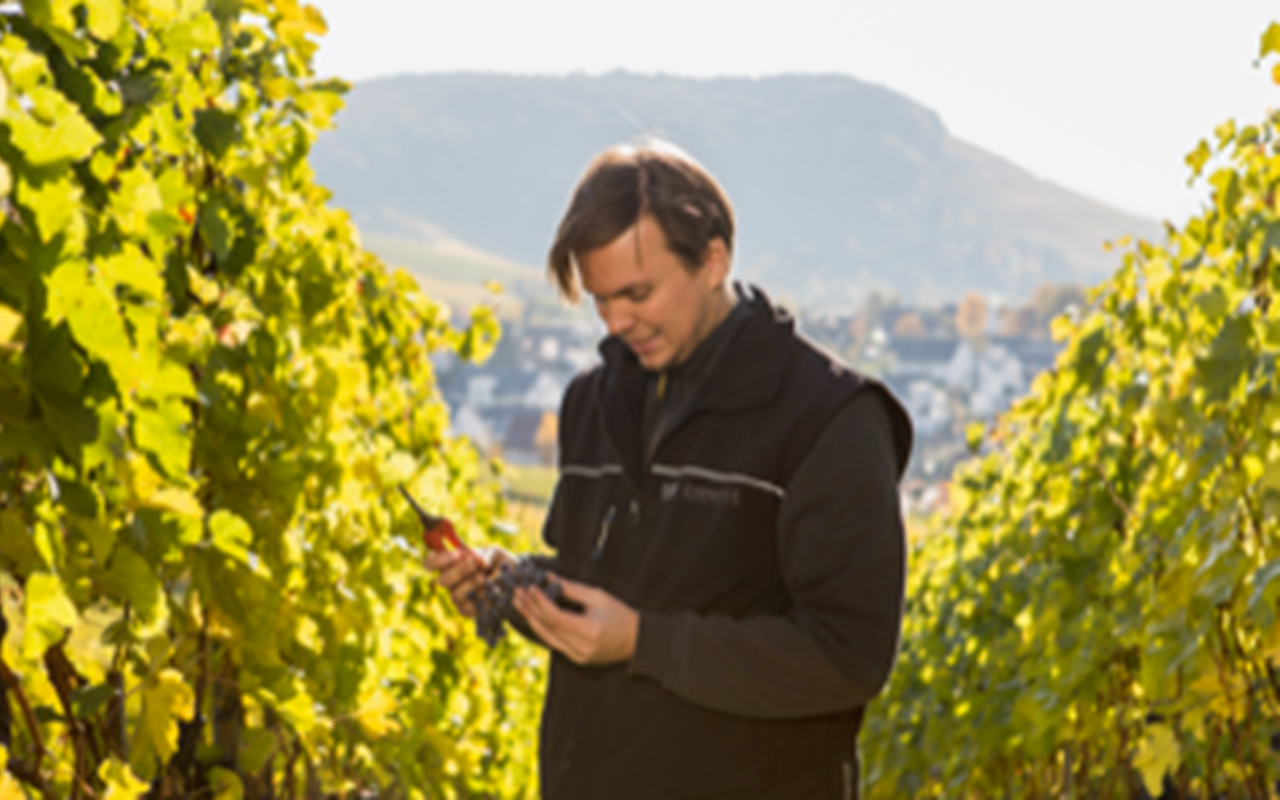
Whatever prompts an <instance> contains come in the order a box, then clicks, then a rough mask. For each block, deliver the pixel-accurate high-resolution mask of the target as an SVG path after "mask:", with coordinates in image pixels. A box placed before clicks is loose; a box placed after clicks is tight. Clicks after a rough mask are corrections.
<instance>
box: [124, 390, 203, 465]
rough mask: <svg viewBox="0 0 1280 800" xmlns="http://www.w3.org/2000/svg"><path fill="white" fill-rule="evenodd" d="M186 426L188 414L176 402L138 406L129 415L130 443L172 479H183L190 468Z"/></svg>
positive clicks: (144, 403)
mask: <svg viewBox="0 0 1280 800" xmlns="http://www.w3.org/2000/svg"><path fill="white" fill-rule="evenodd" d="M190 425H191V411H190V409H188V408H187V404H186V403H185V402H183V401H182V400H180V399H167V400H159V401H155V400H151V401H147V402H140V403H139V404H138V406H137V407H136V408H135V409H134V413H133V435H134V440H135V441H136V442H137V443H138V446H139V447H141V448H142V449H144V450H146V451H147V452H149V453H151V454H152V455H154V456H155V457H156V460H157V461H158V462H159V463H160V466H161V468H162V469H163V470H164V473H165V475H167V476H169V477H170V478H174V479H177V478H181V477H182V476H185V475H186V474H187V471H188V468H189V467H190V463H191V434H190V432H189V430H188V429H189V427H190Z"/></svg>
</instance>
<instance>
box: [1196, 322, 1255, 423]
mask: <svg viewBox="0 0 1280 800" xmlns="http://www.w3.org/2000/svg"><path fill="white" fill-rule="evenodd" d="M1253 347H1254V331H1253V320H1252V318H1251V317H1250V316H1248V315H1239V316H1233V317H1230V318H1229V319H1227V321H1226V322H1225V323H1223V325H1222V328H1221V329H1220V330H1219V331H1218V335H1217V336H1215V337H1214V339H1213V343H1212V344H1211V345H1210V346H1209V352H1208V353H1207V354H1205V355H1204V356H1203V357H1202V358H1198V359H1196V367H1197V369H1198V371H1199V372H1200V374H1201V375H1202V376H1203V380H1202V381H1201V385H1202V386H1203V387H1204V390H1205V395H1206V399H1207V400H1209V401H1211V402H1214V401H1222V400H1225V399H1227V398H1228V397H1229V396H1230V395H1231V393H1232V392H1233V391H1234V390H1235V389H1236V388H1237V387H1239V386H1240V384H1241V381H1242V380H1243V379H1244V376H1245V375H1246V374H1247V373H1248V371H1249V368H1250V367H1251V366H1252V365H1253V361H1254V353H1253Z"/></svg>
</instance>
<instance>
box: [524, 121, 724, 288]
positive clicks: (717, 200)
mask: <svg viewBox="0 0 1280 800" xmlns="http://www.w3.org/2000/svg"><path fill="white" fill-rule="evenodd" d="M645 214H648V215H649V216H651V217H653V219H654V221H656V222H657V223H658V227H659V228H661V229H662V234H663V236H664V237H665V238H666V240H667V248H668V249H669V250H671V252H672V253H674V254H675V256H676V257H677V258H679V259H680V261H681V263H682V264H684V266H685V268H686V269H688V270H690V271H696V270H698V269H699V268H701V266H702V263H703V259H704V257H705V256H706V252H707V247H708V246H709V245H710V244H711V242H712V241H713V240H715V239H721V240H723V241H724V244H725V247H726V249H728V250H729V251H730V252H732V251H733V206H732V205H730V203H729V198H728V196H726V195H725V193H724V189H722V188H721V187H720V184H719V183H717V182H716V179H715V178H713V177H711V173H709V172H707V170H706V169H705V168H704V167H703V166H702V165H701V164H699V163H698V162H697V161H694V160H693V158H692V157H691V156H689V155H688V154H687V153H685V152H684V151H683V150H681V149H680V148H678V147H676V146H675V145H672V144H669V143H667V142H663V141H657V140H650V141H644V142H641V143H638V144H628V145H619V146H616V147H610V148H609V149H608V150H605V151H604V152H602V153H600V154H599V155H598V156H596V157H595V158H594V159H592V161H591V164H590V165H589V166H588V167H587V171H586V173H585V174H584V175H583V176H582V179H581V180H579V181H578V185H577V187H576V188H575V189H574V190H573V197H572V198H571V199H570V201H569V208H568V209H567V210H566V211H565V213H564V217H563V218H562V219H561V220H560V227H559V228H558V229H557V231H556V239H555V242H553V243H552V245H551V252H550V253H549V254H548V256H547V271H548V272H549V273H550V275H551V277H552V279H553V280H555V282H556V285H557V286H558V287H559V289H560V294H561V295H562V296H564V297H565V298H567V299H569V300H576V299H577V298H578V270H577V261H578V256H579V255H580V254H582V253H586V252H589V251H591V250H595V249H597V248H600V247H604V246H605V245H607V244H609V243H610V242H612V241H613V240H614V239H617V238H618V237H619V236H621V235H622V234H623V233H624V232H625V231H626V230H627V229H628V228H630V227H631V226H632V225H634V224H636V222H637V221H638V220H639V219H640V217H641V216H643V215H645Z"/></svg>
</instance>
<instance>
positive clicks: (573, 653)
mask: <svg viewBox="0 0 1280 800" xmlns="http://www.w3.org/2000/svg"><path fill="white" fill-rule="evenodd" d="M521 613H524V612H521ZM524 618H525V621H526V622H528V623H529V627H530V628H532V629H533V632H534V633H536V634H537V635H538V639H540V640H541V641H542V643H543V644H545V645H546V646H547V647H549V648H551V649H552V650H555V651H556V652H558V653H561V654H563V655H564V656H565V657H566V658H568V659H569V660H570V661H573V662H574V663H577V664H581V663H582V657H581V655H580V654H579V653H578V651H577V648H575V647H573V646H572V642H571V640H569V639H568V638H566V637H565V636H564V635H562V634H561V632H560V630H559V629H558V628H556V627H555V626H554V625H552V624H549V623H548V622H547V621H546V620H545V619H543V618H542V617H541V616H540V615H538V614H536V613H527V614H524Z"/></svg>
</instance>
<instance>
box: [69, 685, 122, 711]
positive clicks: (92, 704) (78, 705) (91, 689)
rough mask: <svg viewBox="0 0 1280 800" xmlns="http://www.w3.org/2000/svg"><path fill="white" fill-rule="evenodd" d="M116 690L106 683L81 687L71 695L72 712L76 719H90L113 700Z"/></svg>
mask: <svg viewBox="0 0 1280 800" xmlns="http://www.w3.org/2000/svg"><path fill="white" fill-rule="evenodd" d="M112 694H114V690H113V689H112V688H111V687H110V686H109V685H108V684H105V683H98V684H94V685H85V686H81V687H80V688H79V689H76V690H75V691H74V692H72V693H71V710H72V711H73V712H74V713H75V715H76V719H89V718H90V717H92V716H94V715H95V714H97V713H98V712H99V711H100V710H101V709H102V706H103V705H105V704H106V702H107V701H108V700H110V699H111V696H112Z"/></svg>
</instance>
